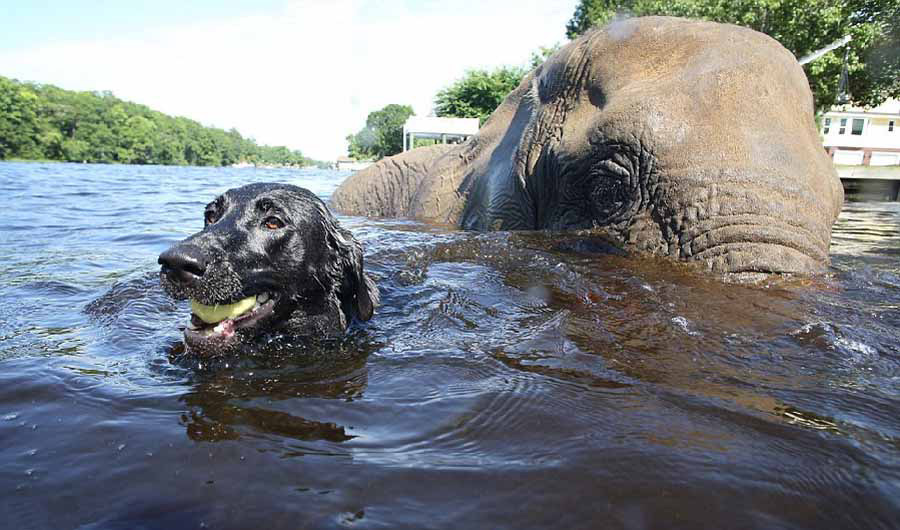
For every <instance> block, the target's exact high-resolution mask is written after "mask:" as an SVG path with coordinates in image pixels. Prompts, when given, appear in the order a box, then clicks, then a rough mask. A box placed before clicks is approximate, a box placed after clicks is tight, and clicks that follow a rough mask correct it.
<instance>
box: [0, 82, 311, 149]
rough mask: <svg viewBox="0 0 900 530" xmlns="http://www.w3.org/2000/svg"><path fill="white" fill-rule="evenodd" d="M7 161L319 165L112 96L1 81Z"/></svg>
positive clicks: (0, 128) (1, 137) (1, 139)
mask: <svg viewBox="0 0 900 530" xmlns="http://www.w3.org/2000/svg"><path fill="white" fill-rule="evenodd" d="M0 159H25V160H61V161H69V162H97V163H121V164H163V165H191V166H227V165H231V164H235V163H240V162H245V163H253V164H261V165H278V166H305V165H311V164H316V162H315V161H313V160H311V159H309V158H306V157H304V156H303V155H302V154H301V153H300V151H295V150H290V149H288V148H286V147H270V146H265V145H256V142H255V141H254V140H253V139H250V138H244V137H243V136H241V135H240V133H238V132H237V131H236V130H234V129H231V130H230V131H224V130H222V129H215V128H212V127H204V126H203V125H200V124H199V123H197V122H195V121H193V120H189V119H187V118H181V117H172V116H168V115H166V114H163V113H161V112H157V111H155V110H152V109H149V108H147V107H146V106H144V105H138V104H136V103H129V102H127V101H122V100H121V99H118V98H117V97H115V96H113V95H112V94H111V93H110V92H74V91H71V90H63V89H60V88H57V87H55V86H51V85H40V84H34V83H23V82H20V81H16V80H14V79H8V78H6V77H0Z"/></svg>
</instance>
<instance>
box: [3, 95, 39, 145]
mask: <svg viewBox="0 0 900 530" xmlns="http://www.w3.org/2000/svg"><path fill="white" fill-rule="evenodd" d="M39 135H40V125H39V122H38V98H37V96H36V95H35V94H34V93H33V92H31V91H30V90H28V89H27V87H24V86H22V85H20V84H18V83H16V82H14V81H11V80H9V79H5V78H0V158H12V157H23V158H32V157H34V158H39V157H40V150H39V148H38V136H39Z"/></svg>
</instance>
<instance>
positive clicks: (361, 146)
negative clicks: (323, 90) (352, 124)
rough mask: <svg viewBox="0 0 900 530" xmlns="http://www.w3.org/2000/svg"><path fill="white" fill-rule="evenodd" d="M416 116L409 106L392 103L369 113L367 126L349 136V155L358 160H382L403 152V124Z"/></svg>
mask: <svg viewBox="0 0 900 530" xmlns="http://www.w3.org/2000/svg"><path fill="white" fill-rule="evenodd" d="M413 115H415V113H414V112H413V109H412V107H410V106H409V105H398V104H396V103H391V104H390V105H386V106H385V107H384V108H382V109H380V110H376V111H373V112H370V113H369V116H368V117H367V118H366V126H365V127H363V128H362V129H361V130H360V131H359V132H358V133H356V134H351V135H349V136H347V143H348V154H349V155H350V157H351V158H355V159H357V160H362V159H367V158H374V159H376V160H377V159H381V158H384V157H386V156H391V155H395V154H397V153H399V152H400V151H402V150H403V124H404V123H406V120H408V119H409V117H410V116H413Z"/></svg>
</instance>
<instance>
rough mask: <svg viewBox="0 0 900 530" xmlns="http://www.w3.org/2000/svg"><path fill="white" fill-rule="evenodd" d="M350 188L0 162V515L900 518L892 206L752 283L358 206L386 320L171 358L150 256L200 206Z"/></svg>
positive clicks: (612, 521)
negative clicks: (821, 249)
mask: <svg viewBox="0 0 900 530" xmlns="http://www.w3.org/2000/svg"><path fill="white" fill-rule="evenodd" d="M342 178H343V175H342V174H339V173H331V172H316V171H297V170H237V169H233V170H232V169H199V168H164V167H128V166H119V167H116V166H92V165H65V164H54V165H39V164H0V197H2V199H0V206H2V209H0V246H2V250H3V252H2V254H0V514H2V515H0V517H2V519H3V520H2V523H0V525H2V526H3V527H5V528H200V527H204V526H205V527H207V528H307V527H308V528H322V527H326V528H327V527H342V526H349V527H360V528H402V527H408V528H429V527H435V528H437V527H440V528H527V527H551V528H665V527H672V528H781V527H794V528H825V527H828V528H852V527H856V528H897V527H898V526H900V346H898V342H900V340H898V337H900V232H898V225H900V204H897V203H878V202H862V203H848V204H847V205H846V207H845V209H844V212H843V214H842V215H841V218H840V220H839V222H838V223H837V225H836V226H835V232H834V238H833V242H832V251H831V254H832V262H833V263H832V273H831V274H830V275H829V276H828V277H825V278H817V279H812V280H808V279H807V280H803V279H788V280H785V279H780V278H775V279H772V280H769V281H766V282H764V283H761V284H759V285H746V284H735V283H726V282H723V281H721V280H720V279H716V278H712V277H708V276H704V275H702V274H698V273H696V272H692V271H690V270H686V269H684V268H683V267H680V266H677V265H672V264H669V263H666V262H660V261H656V260H652V259H633V258H627V257H622V256H616V255H612V254H605V253H603V252H602V246H597V245H592V244H590V242H585V241H582V240H578V239H576V238H573V237H571V236H560V237H554V236H549V235H546V234H544V235H542V234H507V233H494V234H473V233H461V232H452V231H446V230H440V229H436V228H429V227H425V226H422V225H417V224H414V223H408V222H400V221H394V222H385V221H370V220H365V219H360V218H341V221H342V223H343V224H344V225H345V226H347V227H348V228H350V229H351V230H352V231H353V232H354V234H356V236H357V237H358V238H359V239H360V240H361V241H363V243H364V245H365V247H366V253H367V259H368V263H369V270H370V271H371V273H372V274H373V276H374V277H375V278H377V281H378V284H379V286H380V288H381V291H382V299H383V305H382V307H381V308H380V309H379V311H378V313H377V314H376V317H375V318H374V319H373V320H372V321H371V322H370V323H369V324H368V325H366V326H364V327H362V328H360V329H358V330H357V331H356V332H354V333H353V334H352V335H351V336H349V337H348V338H347V340H346V341H344V342H343V343H341V344H334V345H326V346H316V347H313V346H309V345H304V344H296V345H294V346H292V347H285V348H283V349H282V351H281V352H280V353H279V354H278V355H273V356H272V357H271V358H270V359H267V360H262V359H257V360H252V361H248V362H246V363H241V364H240V365H239V366H234V365H231V366H228V367H225V366H220V367H217V368H216V369H215V370H211V369H209V368H208V367H202V368H200V367H196V366H190V365H189V364H186V363H185V362H183V361H179V360H178V359H177V358H176V357H174V356H173V354H172V352H173V347H174V351H177V344H178V342H179V338H180V332H179V331H178V326H179V325H183V324H184V323H185V321H186V319H187V314H188V308H187V305H186V304H185V303H181V302H177V303H176V302H173V301H171V300H170V299H168V298H167V297H166V296H165V295H164V293H163V292H162V290H161V289H160V287H159V285H158V282H157V279H156V277H155V271H156V270H157V265H156V257H157V255H158V254H159V253H160V252H161V251H163V250H164V249H165V248H167V247H168V246H169V245H171V244H172V243H174V242H175V241H177V240H179V239H181V238H183V237H184V236H186V235H188V234H190V233H192V232H194V231H196V230H198V229H200V228H201V226H202V208H203V205H204V204H205V203H206V202H207V201H209V200H210V199H212V198H213V197H214V196H215V195H216V194H217V193H219V192H222V191H224V190H226V189H228V188H230V187H234V186H237V185H241V184H245V183H248V182H253V181H282V182H290V183H294V184H299V185H303V186H306V187H308V188H310V189H312V190H313V191H314V192H316V193H318V194H319V195H320V196H322V197H327V196H328V195H330V193H331V192H332V190H333V189H334V188H335V187H336V186H337V184H338V183H339V182H340V180H341V179H342ZM598 250H599V251H600V252H598Z"/></svg>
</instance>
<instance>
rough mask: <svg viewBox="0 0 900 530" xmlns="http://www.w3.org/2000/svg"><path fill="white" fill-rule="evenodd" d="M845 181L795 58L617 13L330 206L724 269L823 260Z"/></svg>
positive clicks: (805, 265)
mask: <svg viewBox="0 0 900 530" xmlns="http://www.w3.org/2000/svg"><path fill="white" fill-rule="evenodd" d="M842 203H843V188H842V186H841V183H840V181H839V179H838V177H837V174H836V171H835V169H834V167H833V164H832V162H831V160H830V159H829V157H828V156H827V154H826V153H825V150H824V148H823V147H822V142H821V139H820V137H819V134H818V132H817V129H816V125H815V118H814V105H813V98H812V94H811V92H810V89H809V85H808V82H807V79H806V76H805V75H804V73H803V70H802V68H801V67H800V65H799V64H798V63H797V60H796V59H795V57H794V56H793V55H792V54H791V53H790V52H789V51H788V50H787V49H785V48H784V47H783V46H781V45H780V44H779V43H778V42H777V41H775V40H774V39H772V38H770V37H768V36H766V35H764V34H762V33H758V32H756V31H753V30H751V29H748V28H743V27H739V26H734V25H728V24H719V23H714V22H707V21H698V20H687V19H680V18H672V17H640V18H630V19H623V20H617V21H614V22H613V23H611V24H609V25H607V26H605V27H603V28H598V29H594V30H592V31H590V32H588V33H586V34H585V35H583V36H581V37H579V38H578V39H576V40H574V41H572V42H570V43H569V44H567V45H566V46H565V47H563V48H561V49H560V50H558V51H557V52H556V53H555V54H553V55H552V56H551V57H550V58H549V59H547V60H546V61H545V62H544V63H543V64H542V65H541V66H539V67H537V68H536V69H535V70H533V71H532V72H531V73H530V74H528V75H526V76H525V78H524V79H523V80H522V82H521V84H520V85H519V86H518V87H517V88H516V89H515V90H514V91H513V92H512V93H510V94H509V96H508V97H507V98H506V99H505V101H504V102H503V103H502V104H501V105H500V106H499V107H498V108H497V109H496V111H494V112H493V114H491V116H490V117H489V118H488V120H487V121H486V122H485V123H484V125H483V127H482V128H481V129H480V131H479V132H478V134H477V135H475V136H473V137H472V138H471V139H469V140H468V141H467V142H465V143H463V144H458V145H436V146H432V147H425V148H418V149H414V150H411V151H407V152H405V153H401V154H398V155H395V156H392V157H390V158H386V159H383V160H381V161H379V162H377V163H376V164H374V165H372V166H370V167H369V168H367V169H364V170H362V171H359V172H357V173H355V174H353V175H351V176H350V177H348V178H347V179H346V180H345V181H344V182H343V183H342V184H341V186H339V187H338V189H337V190H336V191H335V193H334V194H333V196H332V199H331V205H332V207H333V208H335V209H336V210H337V211H338V212H341V213H345V214H348V215H363V216H370V217H406V218H413V219H419V220H423V221H429V222H434V223H441V224H449V225H452V226H454V227H457V228H461V229H467V230H550V231H586V232H589V233H601V232H602V233H603V234H604V235H605V237H609V238H612V240H613V241H615V242H616V243H617V244H618V245H620V246H621V247H622V248H623V249H625V250H627V251H629V252H630V253H631V252H634V253H636V254H638V255H640V254H643V253H646V254H653V255H659V256H665V257H669V258H672V259H675V260H679V261H687V262H696V263H698V264H701V266H702V268H706V269H708V270H711V271H713V272H717V273H797V274H804V275H805V274H814V273H817V272H821V271H823V270H825V269H826V268H827V266H828V264H829V258H828V248H829V244H830V240H831V226H832V224H833V223H834V221H835V220H836V218H837V216H838V214H839V212H840V208H841V205H842Z"/></svg>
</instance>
